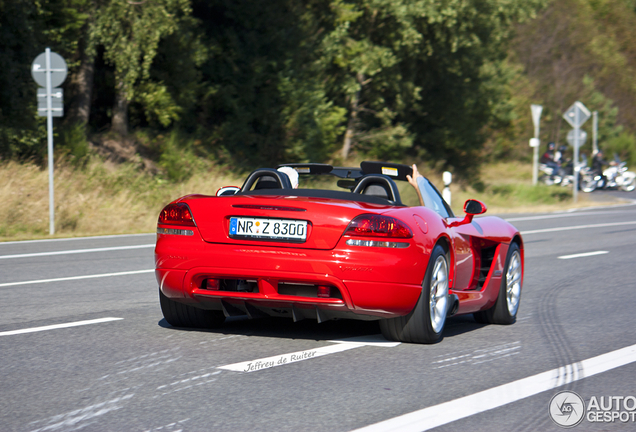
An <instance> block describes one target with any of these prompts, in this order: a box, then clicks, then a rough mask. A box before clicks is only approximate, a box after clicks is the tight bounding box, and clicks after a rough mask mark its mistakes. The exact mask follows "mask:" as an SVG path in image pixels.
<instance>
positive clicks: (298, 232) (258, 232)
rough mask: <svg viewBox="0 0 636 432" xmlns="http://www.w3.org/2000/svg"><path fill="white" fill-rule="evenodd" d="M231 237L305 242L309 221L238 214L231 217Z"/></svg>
mask: <svg viewBox="0 0 636 432" xmlns="http://www.w3.org/2000/svg"><path fill="white" fill-rule="evenodd" d="M230 237H232V238H243V239H265V240H282V241H293V242H304V241H305V240H307V221H304V220H294V219H271V218H253V217H240V216H236V217H232V218H230Z"/></svg>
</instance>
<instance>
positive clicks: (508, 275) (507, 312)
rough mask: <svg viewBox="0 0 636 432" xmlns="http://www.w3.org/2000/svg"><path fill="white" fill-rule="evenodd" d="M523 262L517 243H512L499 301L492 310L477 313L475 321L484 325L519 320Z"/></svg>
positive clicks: (500, 288) (510, 322) (509, 322)
mask: <svg viewBox="0 0 636 432" xmlns="http://www.w3.org/2000/svg"><path fill="white" fill-rule="evenodd" d="M522 276H523V262H522V261H521V252H520V251H519V245H518V244H517V243H511V244H510V247H509V248H508V257H507V258H506V266H505V268H504V277H503V278H502V280H501V286H500V287H499V295H498V296H497V301H496V302H495V304H494V305H493V307H491V308H490V309H487V310H485V311H481V312H475V313H474V314H473V315H474V317H475V321H477V322H479V323H482V324H513V323H514V322H515V321H516V320H517V312H518V311H519V302H520V300H521V286H522V282H521V278H522Z"/></svg>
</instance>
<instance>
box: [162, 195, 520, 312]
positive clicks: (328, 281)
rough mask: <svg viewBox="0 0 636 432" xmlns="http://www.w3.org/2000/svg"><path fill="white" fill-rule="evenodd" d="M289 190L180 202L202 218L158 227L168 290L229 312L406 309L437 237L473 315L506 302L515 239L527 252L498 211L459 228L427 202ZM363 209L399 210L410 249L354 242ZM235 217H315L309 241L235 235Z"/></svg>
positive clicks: (463, 308)
mask: <svg viewBox="0 0 636 432" xmlns="http://www.w3.org/2000/svg"><path fill="white" fill-rule="evenodd" d="M284 192H285V193H278V194H274V195H241V194H239V195H232V196H227V197H225V196H220V197H212V196H203V195H191V196H187V197H183V198H180V199H179V200H177V201H175V202H180V203H184V204H186V205H187V206H188V207H189V209H190V212H191V214H192V217H193V219H194V222H195V224H196V226H195V227H187V229H188V230H191V231H192V235H173V234H166V233H164V232H166V231H165V230H164V229H168V230H170V229H172V230H175V229H183V228H184V227H182V226H175V225H170V224H159V225H158V234H157V244H156V249H155V257H156V277H157V281H158V283H159V286H160V289H161V291H162V293H163V294H164V295H165V296H166V297H168V298H170V299H173V300H176V301H179V302H182V303H186V304H189V305H193V306H196V307H199V308H203V309H216V310H221V309H222V310H223V311H224V312H225V313H226V314H228V313H231V312H232V311H236V312H246V313H248V314H252V313H257V312H263V311H265V312H266V313H267V314H272V315H277V316H292V315H293V318H294V319H297V318H303V317H318V319H319V320H320V319H329V318H337V317H345V318H357V319H378V318H391V317H396V316H403V315H407V314H409V312H411V311H412V310H413V308H414V307H415V305H416V303H417V302H418V299H419V298H420V294H421V292H422V281H423V279H424V275H425V272H426V269H427V265H428V260H429V256H430V254H431V252H432V250H433V248H434V247H435V245H437V244H440V243H442V244H443V245H444V246H445V248H446V249H447V250H448V255H449V258H450V260H449V261H450V275H449V276H450V288H451V291H450V292H451V294H455V295H457V297H458V299H459V306H458V309H457V311H456V313H457V314H465V313H472V312H476V311H480V310H485V309H487V308H489V307H491V306H492V305H493V304H494V303H495V301H496V300H497V296H498V294H499V290H500V286H501V279H502V277H503V275H502V273H503V270H504V265H505V260H506V256H507V252H508V247H509V245H510V243H511V242H513V241H514V242H517V243H518V244H519V247H520V250H521V253H522V257H523V243H522V239H521V236H520V234H519V232H518V231H517V230H516V229H515V228H514V227H513V226H512V225H510V224H508V223H507V222H505V221H503V220H502V219H499V218H497V217H479V218H475V219H474V220H473V221H472V222H471V223H466V224H463V225H459V226H451V224H452V223H453V222H456V223H457V222H459V221H461V220H462V219H463V218H447V219H445V218H443V217H441V216H440V215H439V214H437V213H436V212H434V211H433V210H431V209H429V208H426V207H405V206H399V205H388V204H387V205H385V204H374V203H365V202H358V201H345V200H341V199H334V198H325V197H308V196H296V195H294V191H293V190H292V191H288V190H286V191H284ZM362 214H380V215H385V216H391V217H393V218H396V219H398V220H400V221H402V222H404V223H405V224H406V225H408V226H409V227H410V229H411V231H412V232H413V237H412V238H408V239H403V238H399V239H391V240H392V241H395V242H402V243H408V247H403V248H386V247H364V246H352V245H349V244H347V240H349V239H352V238H355V239H360V238H362V239H364V237H351V236H348V235H345V234H344V233H345V230H346V229H347V227H348V225H349V223H350V222H351V221H352V219H354V218H355V217H356V216H358V215H362ZM232 216H243V217H263V218H265V217H266V218H280V219H297V220H306V221H308V228H307V240H306V241H305V242H303V243H291V242H282V241H263V240H245V239H236V238H231V237H230V235H229V234H228V233H229V224H230V222H229V220H230V217H232ZM374 240H377V238H374ZM217 280H220V281H221V282H220V283H221V284H223V283H230V284H239V285H240V284H243V285H241V286H245V287H248V289H243V290H242V289H234V288H232V289H218V287H212V288H210V287H209V286H208V285H207V284H208V282H207V281H217ZM226 281H230V282H226ZM215 283H216V282H215ZM239 285H237V286H239ZM228 286H229V285H228ZM232 286H234V285H232ZM320 287H327V289H328V292H329V293H330V295H329V297H319V296H317V295H316V290H317V289H318V290H320V289H321V288H320ZM321 317H322V318H321Z"/></svg>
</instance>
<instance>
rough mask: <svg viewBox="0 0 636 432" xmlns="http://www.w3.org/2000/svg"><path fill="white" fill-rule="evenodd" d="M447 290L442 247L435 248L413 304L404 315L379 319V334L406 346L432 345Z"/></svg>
mask: <svg viewBox="0 0 636 432" xmlns="http://www.w3.org/2000/svg"><path fill="white" fill-rule="evenodd" d="M448 289H449V286H448V258H447V256H446V252H445V251H444V248H442V247H441V246H440V245H437V246H435V248H434V249H433V253H431V257H430V259H429V261H428V267H427V268H426V275H425V276H424V281H423V282H422V294H421V295H420V298H419V300H418V302H417V304H416V305H415V307H414V308H413V310H412V311H411V312H410V313H409V314H408V315H406V316H400V317H396V318H388V319H383V320H381V321H380V330H381V331H382V335H383V336H384V337H385V338H386V339H389V340H394V341H399V342H409V343H424V344H432V343H436V342H439V341H440V340H442V332H443V331H444V325H445V324H446V315H447V313H448V305H449V296H448ZM431 294H433V297H432V296H431ZM431 298H433V301H431Z"/></svg>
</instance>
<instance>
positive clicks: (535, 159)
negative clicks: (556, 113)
mask: <svg viewBox="0 0 636 432" xmlns="http://www.w3.org/2000/svg"><path fill="white" fill-rule="evenodd" d="M539 128H540V126H539V122H537V124H536V125H535V126H534V137H535V138H536V139H537V142H538V140H539ZM540 146H541V144H540V143H539V142H538V145H537V146H535V147H534V152H533V154H532V185H533V186H536V185H537V183H538V182H539V147H540Z"/></svg>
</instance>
